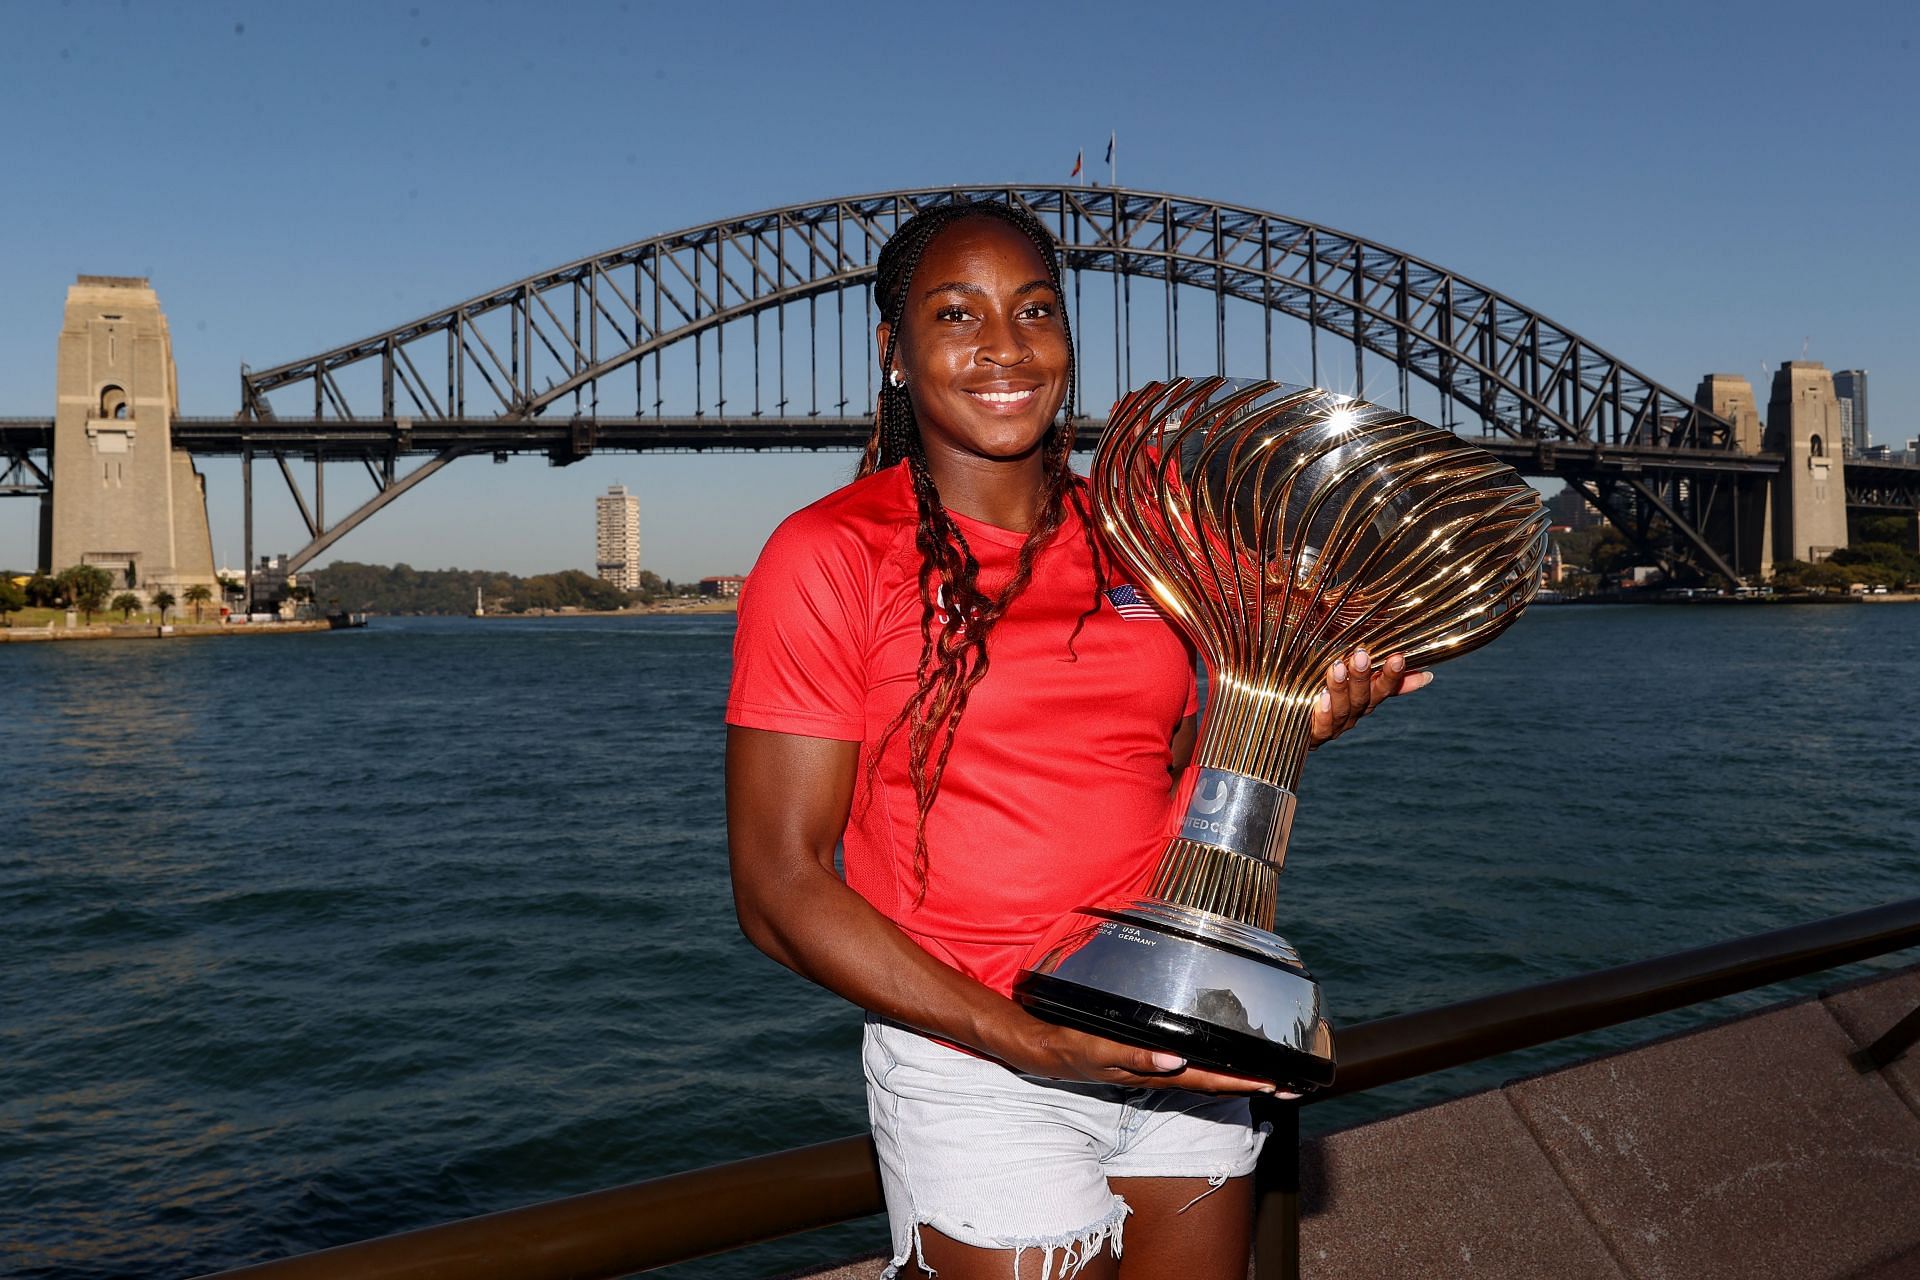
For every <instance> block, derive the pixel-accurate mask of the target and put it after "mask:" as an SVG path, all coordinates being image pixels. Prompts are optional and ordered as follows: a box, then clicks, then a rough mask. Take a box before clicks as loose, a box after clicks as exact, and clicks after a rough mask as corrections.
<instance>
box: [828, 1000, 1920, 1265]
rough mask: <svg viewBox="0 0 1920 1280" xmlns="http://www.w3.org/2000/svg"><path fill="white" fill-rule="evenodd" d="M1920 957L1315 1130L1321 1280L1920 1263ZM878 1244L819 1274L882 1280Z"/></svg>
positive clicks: (1304, 1162) (1309, 1242)
mask: <svg viewBox="0 0 1920 1280" xmlns="http://www.w3.org/2000/svg"><path fill="white" fill-rule="evenodd" d="M1916 1005H1920V965H1916V966H1914V967H1912V968H1909V969H1905V970H1901V971H1899V972H1896V973H1893V974H1888V975H1878V976H1875V977H1873V978H1870V979H1867V980H1864V981H1862V982H1860V983H1857V984H1854V985H1852V986H1849V987H1845V988H1841V989H1839V990H1836V991H1831V992H1828V993H1827V994H1825V995H1823V996H1819V997H1814V998H1811V999H1807V1000H1802V1001H1798V1002H1795V1003H1792V1004H1785V1005H1778V1006H1775V1007H1773V1008H1771V1009H1764V1010H1761V1011H1759V1012H1758V1013H1755V1014H1751V1015H1747V1016H1745V1017H1740V1018H1736V1019H1733V1020H1731V1021H1728V1022H1723V1023H1719V1024H1717V1025H1715V1026H1711V1027H1707V1028H1705V1029H1703V1030H1700V1031H1695V1032H1690V1033H1688V1034H1685V1035H1681V1036H1675V1037H1672V1038H1670V1039H1666V1040H1660V1041H1656V1042H1654V1043H1652V1044H1647V1045H1642V1046H1640V1047H1638V1048H1634V1049H1629V1050H1626V1051H1624V1052H1622V1053H1617V1054H1612V1055H1609V1056H1606V1057H1602V1058H1597V1059H1594V1060H1592V1061H1590V1062H1586V1063H1582V1064H1579V1065H1577V1066H1573V1067H1568V1068H1565V1069H1563V1070H1560V1071H1556V1072H1553V1073H1551V1074H1548V1075H1543V1076H1538V1077H1534V1078H1532V1079H1528V1080H1522V1081H1517V1082H1515V1083H1513V1084H1510V1085H1508V1086H1506V1087H1505V1088H1504V1089H1497V1090H1491V1091H1489V1092H1486V1093H1480V1094H1474V1095H1472V1096H1470V1097H1466V1098H1459V1099H1456V1100H1454V1101H1452V1102H1447V1103H1443V1104H1441V1105H1439V1106H1436V1107H1430V1108H1427V1109H1425V1110H1422V1111H1415V1112H1409V1113H1407V1114H1405V1115H1401V1116H1395V1117H1392V1118H1390V1119H1387V1120H1380V1121H1376V1122H1374V1123H1372V1124H1367V1125H1362V1126H1360V1127H1358V1128H1355V1129H1348V1130H1344V1131H1342V1132H1339V1133H1333V1134H1328V1135H1325V1136H1323V1137H1320V1138H1318V1139H1315V1140H1313V1141H1311V1142H1309V1143H1308V1144H1306V1146H1305V1148H1304V1149H1303V1151H1302V1153H1301V1192H1302V1201H1303V1203H1304V1205H1305V1213H1304V1216H1303V1220H1302V1222H1301V1241H1302V1247H1301V1273H1302V1274H1303V1275H1304V1276H1306V1277H1307V1278H1308V1280H1402V1278H1404V1280H1415V1278H1417V1280H1716V1278H1719V1277H1726V1278H1728V1280H1734V1278H1737V1280H1775V1278H1778V1280H1920V1049H1916V1050H1912V1051H1909V1053H1908V1055H1907V1056H1906V1057H1905V1058H1903V1059H1901V1060H1899V1061H1897V1062H1895V1063H1893V1064H1892V1065H1891V1066H1890V1067H1888V1068H1887V1069H1886V1070H1885V1071H1882V1072H1875V1073H1871V1074H1865V1075H1863V1074H1861V1073H1859V1072H1857V1071H1855V1070H1854V1069H1853V1066H1852V1064H1851V1063H1849V1062H1848V1061H1847V1056H1848V1054H1850V1053H1851V1052H1853V1051H1854V1050H1855V1049H1858V1048H1862V1047H1864V1046H1866V1045H1867V1044H1869V1043H1871V1042H1872V1041H1873V1040H1874V1039H1876V1038H1878V1037H1879V1036H1880V1035H1881V1034H1882V1033H1883V1032H1885V1031H1886V1029H1887V1028H1888V1027H1890V1026H1892V1025H1893V1024H1894V1023H1895V1022H1897V1021H1899V1019H1900V1018H1902V1017H1904V1016H1905V1015H1906V1014H1907V1013H1909V1012H1910V1011H1912V1010H1913V1009H1914V1008H1915V1006H1916ZM881 1261H882V1260H881V1259H880V1258H879V1257H877V1256H876V1257H873V1258H868V1259H863V1260H859V1261H855V1262H849V1263H843V1264H840V1265H838V1266H835V1267H832V1268H828V1269H826V1270H823V1271H816V1272H812V1273H808V1274H809V1275H811V1276H813V1277H816V1278H817V1280H876V1277H878V1276H879V1274H880V1270H881Z"/></svg>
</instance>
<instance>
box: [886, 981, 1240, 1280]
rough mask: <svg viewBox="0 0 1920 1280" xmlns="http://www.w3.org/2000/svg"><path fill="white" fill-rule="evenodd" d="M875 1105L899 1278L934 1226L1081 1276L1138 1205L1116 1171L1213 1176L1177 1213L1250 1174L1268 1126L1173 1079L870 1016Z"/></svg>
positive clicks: (892, 1270) (1017, 1264) (1235, 1100)
mask: <svg viewBox="0 0 1920 1280" xmlns="http://www.w3.org/2000/svg"><path fill="white" fill-rule="evenodd" d="M861 1057H862V1064H863V1066H864V1067H865V1070H866V1077H867V1103H868V1111H869V1113H870V1116H871V1118H872V1122H873V1136H874V1146H875V1148H876V1150H877V1151H878V1153H879V1157H880V1173H881V1182H882V1185H883V1186H884V1188H885V1191H886V1198H887V1216H888V1220H889V1224H890V1227H891V1235H892V1244H893V1251H892V1260H891V1262H890V1263H889V1264H888V1266H887V1269H886V1270H885V1271H884V1272H883V1273H882V1274H883V1280H893V1278H894V1277H895V1276H896V1274H897V1272H898V1269H899V1268H901V1267H903V1266H905V1265H906V1264H907V1262H908V1260H909V1259H912V1260H913V1261H914V1262H915V1263H916V1264H917V1265H918V1266H919V1267H920V1269H921V1270H922V1271H923V1272H926V1273H927V1274H928V1275H932V1274H933V1271H932V1270H931V1269H930V1268H929V1267H928V1266H927V1265H926V1259H925V1255H924V1252H923V1250H922V1242H921V1234H922V1232H923V1230H924V1229H925V1228H928V1227H931V1228H932V1229H933V1230H935V1231H937V1232H939V1233H940V1234H941V1235H943V1236H946V1237H948V1238H950V1239H952V1240H955V1241H957V1242H958V1243H960V1244H964V1245H969V1246H972V1247H974V1248H981V1249H996V1250H1006V1251H1010V1252H1011V1253H1012V1254H1013V1274H1014V1276H1015V1278H1016V1280H1023V1276H1024V1275H1025V1273H1024V1272H1023V1267H1022V1263H1023V1262H1024V1261H1026V1260H1027V1258H1026V1255H1028V1254H1029V1253H1033V1252H1038V1253H1039V1254H1040V1257H1039V1260H1038V1261H1039V1270H1038V1274H1039V1277H1040V1280H1072V1277H1073V1276H1075V1275H1076V1274H1077V1273H1078V1272H1079V1271H1080V1270H1081V1268H1083V1267H1084V1266H1085V1265H1086V1264H1087V1263H1088V1262H1089V1261H1091V1260H1092V1259H1094V1258H1096V1257H1098V1256H1099V1254H1100V1250H1101V1249H1102V1248H1103V1247H1106V1246H1109V1245H1110V1246H1111V1248H1112V1250H1113V1253H1114V1256H1116V1257H1118V1256H1119V1255H1120V1252H1121V1246H1122V1229H1123V1226H1124V1223H1125V1220H1126V1217H1127V1215H1128V1214H1129V1213H1131V1212H1132V1209H1131V1208H1130V1207H1129V1206H1128V1204H1127V1203H1126V1201H1125V1199H1124V1198H1122V1197H1121V1196H1120V1195H1118V1194H1116V1193H1115V1192H1114V1191H1113V1190H1112V1189H1111V1187H1110V1186H1109V1185H1108V1181H1107V1180H1108V1179H1109V1178H1192V1179H1194V1180H1195V1181H1196V1183H1197V1184H1198V1183H1204V1186H1202V1187H1201V1188H1200V1189H1199V1191H1198V1193H1197V1194H1196V1195H1195V1196H1194V1197H1193V1199H1192V1200H1190V1201H1188V1202H1187V1204H1186V1205H1184V1206H1182V1212H1184V1211H1185V1210H1186V1209H1187V1208H1191V1207H1192V1206H1193V1205H1194V1204H1195V1203H1197V1202H1198V1201H1200V1200H1202V1199H1205V1198H1206V1197H1207V1196H1208V1195H1210V1194H1211V1193H1212V1192H1213V1191H1214V1190H1215V1189H1217V1188H1219V1187H1220V1186H1222V1185H1224V1184H1225V1183H1226V1181H1227V1180H1228V1179H1229V1178H1235V1177H1241V1176H1243V1175H1245V1174H1248V1173H1251V1172H1252V1171H1253V1167H1254V1165H1255V1163H1256V1162H1257V1161H1258V1158H1259V1154H1260V1147H1261V1143H1262V1141H1263V1140H1264V1138H1265V1134H1264V1133H1263V1132H1255V1131H1254V1130H1253V1129H1252V1127H1251V1125H1250V1120H1249V1113H1248V1107H1247V1101H1246V1099H1245V1098H1241V1097H1229V1096H1216V1095H1212V1094H1201V1093H1193V1092H1190V1091H1187V1090H1178V1089H1134V1088H1124V1087H1120V1086H1114V1085H1095V1084H1081V1083H1075V1082H1068V1081H1060V1080H1043V1079H1039V1078H1036V1077H1033V1076H1024V1075H1020V1074H1018V1073H1017V1072H1014V1071H1012V1070H1010V1069H1008V1068H1007V1067H1005V1066H1003V1065H1001V1064H1000V1063H997V1062H992V1061H989V1060H988V1059H985V1058H978V1057H975V1056H973V1055H971V1054H968V1053H963V1052H961V1051H960V1050H957V1049H953V1048H949V1047H947V1046H945V1045H942V1044H939V1043H937V1042H935V1041H933V1040H930V1039H928V1038H927V1037H925V1036H923V1035H920V1034H919V1033H918V1032H915V1031H912V1030H910V1029H908V1028H905V1027H902V1026H899V1025H898V1024H895V1023H890V1022H887V1021H886V1020H884V1019H880V1018H875V1017H869V1018H868V1020H867V1027H866V1034H865V1040H864V1043H863V1046H862V1054H861Z"/></svg>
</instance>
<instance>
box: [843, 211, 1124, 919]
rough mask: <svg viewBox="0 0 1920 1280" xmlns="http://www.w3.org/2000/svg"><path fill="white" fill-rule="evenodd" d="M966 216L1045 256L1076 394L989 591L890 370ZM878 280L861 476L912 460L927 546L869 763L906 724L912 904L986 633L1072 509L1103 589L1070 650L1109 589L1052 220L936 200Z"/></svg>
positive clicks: (891, 250)
mask: <svg viewBox="0 0 1920 1280" xmlns="http://www.w3.org/2000/svg"><path fill="white" fill-rule="evenodd" d="M970 218H990V219H995V220H998V221H1000V222H1004V223H1006V224H1008V225H1009V226H1011V227H1013V228H1014V229H1015V230H1017V231H1019V232H1020V233H1021V234H1022V235H1024V236H1025V237H1026V238H1027V239H1028V240H1030V241H1031V242H1032V243H1033V247H1034V249H1035V250H1036V251H1038V253H1039V255H1040V260H1041V261H1042V262H1043V263H1045V264H1046V269H1047V280H1048V283H1049V284H1051V285H1052V286H1053V290H1054V296H1055V297H1056V298H1058V299H1061V300H1062V305H1061V306H1060V310H1059V316H1060V326H1061V329H1062V330H1063V331H1066V337H1067V377H1066V386H1067V388H1068V391H1067V395H1066V396H1065V397H1063V400H1062V405H1061V408H1062V413H1061V417H1060V419H1059V420H1058V421H1056V422H1054V424H1053V425H1052V426H1051V427H1050V428H1049V429H1048V432H1047V435H1046V437H1045V438H1044V440H1043V441H1042V443H1041V449H1042V456H1043V459H1044V463H1045V475H1046V488H1045V491H1044V494H1043V496H1042V503H1041V508H1040V512H1039V515H1038V517H1037V518H1036V519H1035V521H1034V523H1033V525H1032V527H1031V528H1030V529H1029V530H1028V532H1027V537H1026V541H1025V542H1023V543H1022V544H1021V546H1020V556H1019V560H1018V561H1017V563H1016V565H1015V568H1014V572H1013V576H1012V577H1011V578H1009V579H1008V580H1007V583H1006V585H1005V586H1004V587H1002V588H1001V589H1000V590H999V591H997V592H988V591H986V590H984V589H982V588H981V586H980V582H979V577H980V562H979V560H978V559H976V558H975V556H974V554H973V549H972V548H971V547H970V546H968V544H967V537H966V534H965V533H963V532H962V531H961V529H960V526H959V525H958V524H957V523H955V522H954V519H953V517H952V516H951V515H950V514H949V513H948V511H947V509H946V507H945V506H944V505H942V503H941V501H940V490H939V488H938V486H936V485H935V484H934V481H933V474H932V472H930V471H929V470H928V468H927V457H926V450H925V447H924V445H923V444H922V442H921V439H920V426H919V423H918V421H917V420H916V419H915V418H914V413H913V402H912V400H911V398H910V397H909V394H908V391H907V388H906V387H904V386H894V385H893V382H892V379H891V378H890V377H889V376H888V375H889V373H890V371H891V370H892V369H893V358H894V353H895V350H896V349H897V348H898V346H899V343H900V331H901V327H902V321H903V320H904V319H905V317H906V309H907V300H908V297H909V294H910V292H911V286H912V283H913V276H914V272H915V271H916V270H917V269H918V268H919V265H920V260H921V258H922V257H923V256H925V253H926V250H927V246H928V245H930V244H932V243H933V240H934V238H935V237H936V236H938V235H939V234H940V233H941V232H942V231H945V230H946V229H947V228H949V227H951V226H953V225H954V224H955V223H958V222H962V221H965V220H967V219H970ZM876 276H877V278H876V282H875V293H876V296H877V298H878V300H879V303H880V317H881V319H882V320H883V321H884V322H885V323H886V325H887V341H886V350H885V351H883V352H882V353H881V355H880V374H881V377H880V391H879V396H878V399H877V400H876V402H875V406H874V423H873V435H872V437H871V438H870V439H869V440H868V441H867V447H866V452H865V454H864V455H863V456H862V458H861V460H860V470H859V474H860V475H861V476H867V475H871V474H873V473H874V472H876V471H879V470H882V469H884V468H886V467H891V466H896V465H899V466H905V467H906V468H907V474H908V476H909V478H910V479H911V481H912V484H913V496H914V502H915V505H916V507H917V508H918V513H919V520H918V525H917V528H916V530H915V545H916V546H917V547H918V549H919V552H920V665H919V676H918V682H917V684H916V687H915V688H914V691H913V694H912V696H910V697H909V698H908V699H907V702H906V704H905V705H904V706H903V707H901V708H900V712H899V714H898V715H896V716H895V717H894V719H893V721H892V723H890V724H889V725H888V726H887V729H886V732H885V733H884V734H882V735H881V738H880V741H879V743H878V745H877V746H876V749H875V751H874V753H873V755H872V757H871V759H870V762H869V766H868V767H869V770H870V771H871V770H874V769H877V768H878V766H879V760H880V756H881V754H882V752H883V751H884V748H885V746H886V743H887V742H888V741H889V740H890V739H891V738H892V737H893V735H894V734H896V733H898V732H900V731H901V730H903V729H904V730H905V731H906V734H907V772H908V775H909V777H910V778H911V780H912V782H913V795H914V802H915V806H916V810H917V812H916V815H915V820H914V848H913V869H914V875H915V877H916V879H917V880H918V881H919V894H918V897H917V898H916V901H925V899H926V895H927V871H928V865H929V859H928V853H927V814H928V812H929V811H930V810H931V809H932V807H933V802H934V798H935V797H936V796H937V795H938V794H939V791H940V779H941V777H942V776H943V775H944V774H945V772H946V768H947V757H948V755H949V754H950V753H951V752H952V750H953V739H954V734H955V732H956V731H957V730H958V728H959V725H960V717H961V716H962V715H963V714H964V713H965V712H966V709H967V698H968V696H969V695H970V694H971V693H972V692H973V688H974V686H975V685H977V684H979V683H980V681H981V679H982V678H983V677H984V676H985V675H986V674H987V665H988V654H987V637H988V635H989V633H991V632H992V630H993V628H994V625H995V624H996V623H998V622H999V621H1000V619H1001V618H1002V617H1003V616H1005V614H1006V612H1007V609H1008V608H1009V607H1010V606H1011V605H1012V604H1013V602H1014V600H1015V599H1016V598H1017V597H1018V596H1019V595H1020V593H1021V592H1022V591H1023V590H1025V589H1026V586H1027V584H1028V582H1029V581H1031V579H1032V577H1033V563H1034V560H1035V558H1036V557H1037V556H1038V555H1039V553H1040V551H1041V550H1042V549H1043V548H1044V547H1045V546H1046V545H1047V543H1048V542H1049V541H1051V539H1052V538H1053V535H1054V534H1055V533H1057V532H1058V531H1059V529H1060V527H1061V525H1063V524H1064V523H1066V516H1067V512H1068V510H1069V508H1071V509H1073V510H1075V511H1077V512H1078V514H1079V516H1080V521H1081V528H1082V530H1083V532H1084V534H1085V536H1086V539H1087V544H1088V546H1089V548H1090V549H1091V550H1092V553H1093V560H1094V590H1095V595H1094V599H1093V602H1092V605H1091V606H1090V607H1089V608H1088V609H1087V611H1086V612H1085V613H1083V614H1082V615H1081V617H1080V620H1079V622H1078V623H1077V624H1076V625H1075V627H1074V633H1073V637H1070V638H1069V641H1068V644H1069V648H1071V645H1072V641H1073V638H1077V637H1078V635H1079V630H1080V627H1081V626H1083V625H1084V624H1085V623H1086V620H1087V619H1088V618H1089V617H1091V616H1092V615H1093V614H1094V613H1095V612H1096V611H1097V610H1098V608H1099V605H1100V597H1099V591H1100V589H1101V588H1102V587H1103V586H1104V585H1105V576H1104V574H1103V572H1102V571H1101V565H1102V555H1101V549H1100V545H1099V542H1098V539H1097V537H1096V535H1095V533H1094V529H1093V521H1092V520H1091V518H1090V517H1089V515H1088V512H1087V509H1086V499H1085V496H1084V494H1083V493H1082V491H1081V488H1080V486H1079V484H1078V483H1077V481H1076V479H1075V477H1074V474H1073V468H1072V465H1071V462H1070V459H1071V456H1072V453H1073V424H1072V420H1071V418H1070V416H1069V414H1068V412H1067V408H1068V405H1070V403H1071V397H1072V388H1073V385H1074V365H1073V336H1072V333H1071V331H1068V330H1067V313H1066V308H1065V306H1064V300H1065V298H1066V291H1065V290H1064V289H1063V288H1062V287H1061V280H1060V259H1059V254H1058V251H1057V249H1056V247H1055V244H1054V240H1053V237H1052V236H1051V235H1050V234H1048V232H1047V229H1046V227H1044V226H1043V225H1041V223H1040V220H1039V219H1037V218H1035V217H1034V216H1033V215H1032V214H1030V213H1028V212H1026V211H1025V210H1023V209H1016V208H1014V207H1013V206H1011V205H1005V204H999V203H995V202H987V201H955V202H953V203H950V204H940V205H934V206H932V207H931V208H928V209H924V210H922V211H921V212H919V213H917V214H915V215H914V216H913V217H911V218H908V219H907V220H906V221H905V222H903V223H901V224H900V226H899V228H898V229H897V230H896V231H895V232H894V234H893V236H892V238H890V239H889V240H888V241H887V243H886V244H885V245H884V246H883V247H882V248H881V250H880V260H879V263H878V265H877V272H876Z"/></svg>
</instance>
